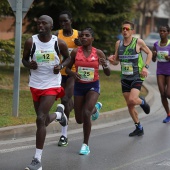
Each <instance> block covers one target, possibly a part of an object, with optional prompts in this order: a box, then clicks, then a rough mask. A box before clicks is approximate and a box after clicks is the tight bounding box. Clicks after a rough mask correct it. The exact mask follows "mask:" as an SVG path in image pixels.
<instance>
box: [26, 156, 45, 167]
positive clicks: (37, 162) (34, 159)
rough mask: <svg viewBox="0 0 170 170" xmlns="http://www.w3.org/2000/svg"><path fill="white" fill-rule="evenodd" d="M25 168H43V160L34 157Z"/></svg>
mask: <svg viewBox="0 0 170 170" xmlns="http://www.w3.org/2000/svg"><path fill="white" fill-rule="evenodd" d="M25 170H42V165H41V162H40V161H39V160H38V159H37V158H33V160H32V162H31V164H30V165H28V166H27V167H26V168H25Z"/></svg>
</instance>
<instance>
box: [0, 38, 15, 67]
mask: <svg viewBox="0 0 170 170" xmlns="http://www.w3.org/2000/svg"><path fill="white" fill-rule="evenodd" d="M13 55H14V41H12V40H8V41H5V40H0V63H5V64H6V65H8V64H10V63H13V62H14V58H13Z"/></svg>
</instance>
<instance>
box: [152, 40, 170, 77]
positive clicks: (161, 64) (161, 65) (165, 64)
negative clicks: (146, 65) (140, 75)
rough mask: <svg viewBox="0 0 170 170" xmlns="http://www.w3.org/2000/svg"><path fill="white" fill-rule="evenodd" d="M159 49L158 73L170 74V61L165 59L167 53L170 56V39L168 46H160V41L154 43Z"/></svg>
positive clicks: (157, 49)
mask: <svg viewBox="0 0 170 170" xmlns="http://www.w3.org/2000/svg"><path fill="white" fill-rule="evenodd" d="M154 47H155V49H156V51H157V61H158V62H157V72H156V73H157V75H160V74H162V75H170V62H169V61H167V60H166V59H165V56H166V55H169V56H170V40H168V42H167V44H166V46H160V41H157V42H155V43H154Z"/></svg>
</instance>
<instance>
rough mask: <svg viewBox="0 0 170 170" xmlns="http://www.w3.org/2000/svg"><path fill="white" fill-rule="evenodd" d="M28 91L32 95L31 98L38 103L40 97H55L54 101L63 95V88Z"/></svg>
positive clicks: (32, 89)
mask: <svg viewBox="0 0 170 170" xmlns="http://www.w3.org/2000/svg"><path fill="white" fill-rule="evenodd" d="M30 91H31V93H32V98H33V100H34V101H36V102H38V101H39V100H40V97H41V96H56V100H57V99H58V98H62V97H63V96H64V95H65V92H64V89H63V87H56V88H49V89H35V88H33V87H30Z"/></svg>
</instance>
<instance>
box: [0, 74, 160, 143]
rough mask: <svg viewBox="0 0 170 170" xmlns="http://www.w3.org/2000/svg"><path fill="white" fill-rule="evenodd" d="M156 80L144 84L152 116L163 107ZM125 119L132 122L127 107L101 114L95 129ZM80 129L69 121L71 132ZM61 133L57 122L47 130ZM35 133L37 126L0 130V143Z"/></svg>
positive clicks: (140, 110)
mask: <svg viewBox="0 0 170 170" xmlns="http://www.w3.org/2000/svg"><path fill="white" fill-rule="evenodd" d="M154 79H155V78H152V77H151V78H149V77H148V78H147V79H146V80H145V81H144V84H143V85H144V86H145V88H146V89H147V90H148V95H147V96H146V101H147V102H148V103H149V105H150V106H151V108H152V109H151V113H150V114H152V113H155V112H156V111H158V110H159V109H160V108H161V107H162V105H161V102H160V98H159V97H158V96H159V92H158V91H157V90H156V89H155V88H153V86H152V81H155V80H154ZM136 109H137V110H138V111H139V117H144V116H148V115H146V114H144V113H143V110H142V109H141V108H140V106H137V107H136ZM150 114H149V115H150ZM123 119H128V120H131V118H130V115H129V112H128V110H127V107H125V108H122V109H118V110H113V111H109V112H104V113H101V114H100V117H99V119H98V120H97V121H94V122H93V127H94V126H97V125H101V124H106V123H110V122H116V121H120V120H123ZM80 128H81V129H82V125H78V124H77V123H76V121H75V119H74V118H71V119H70V120H69V128H68V130H69V131H70V130H74V129H80ZM60 131H61V125H60V124H59V123H56V122H53V123H51V124H50V125H49V126H48V128H47V134H54V133H59V132H60ZM35 133H36V125H35V124H27V125H19V126H11V127H5V128H0V134H1V138H0V141H5V140H16V139H19V138H24V137H33V136H35Z"/></svg>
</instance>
